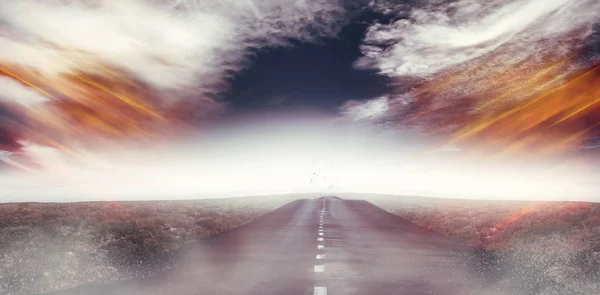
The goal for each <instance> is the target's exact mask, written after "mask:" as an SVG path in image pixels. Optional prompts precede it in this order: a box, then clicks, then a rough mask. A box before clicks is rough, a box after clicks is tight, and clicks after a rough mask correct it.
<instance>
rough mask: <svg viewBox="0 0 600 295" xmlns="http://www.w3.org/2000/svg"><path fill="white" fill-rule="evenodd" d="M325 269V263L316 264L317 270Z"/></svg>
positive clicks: (322, 270)
mask: <svg viewBox="0 0 600 295" xmlns="http://www.w3.org/2000/svg"><path fill="white" fill-rule="evenodd" d="M324 271H325V265H323V264H317V265H315V272H324Z"/></svg>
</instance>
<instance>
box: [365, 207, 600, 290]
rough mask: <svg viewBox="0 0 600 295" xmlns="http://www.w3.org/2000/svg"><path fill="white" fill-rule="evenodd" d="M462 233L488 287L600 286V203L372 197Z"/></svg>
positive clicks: (449, 232)
mask: <svg viewBox="0 0 600 295" xmlns="http://www.w3.org/2000/svg"><path fill="white" fill-rule="evenodd" d="M369 200H370V201H371V202H373V203H375V204H376V205H378V206H380V207H382V208H384V209H385V210H387V211H389V212H391V213H393V214H395V215H398V216H401V217H403V218H405V219H408V220H410V221H411V222H413V223H415V224H418V225H421V226H423V227H426V228H428V229H431V230H433V231H436V232H438V233H441V234H443V235H446V236H449V237H451V238H454V239H458V240H460V241H462V242H463V243H464V244H466V245H468V246H469V248H470V249H472V252H471V257H472V258H473V264H474V266H475V268H476V270H477V271H479V272H480V274H482V276H483V277H484V278H485V283H484V285H485V286H486V287H488V288H490V289H494V287H495V286H500V285H509V286H511V287H512V288H514V290H515V292H518V293H515V294H600V203H586V202H518V201H478V200H446V199H429V198H419V197H414V198H410V197H396V198H394V197H391V196H385V197H384V196H376V197H373V198H372V199H369Z"/></svg>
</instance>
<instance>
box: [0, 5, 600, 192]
mask: <svg viewBox="0 0 600 295" xmlns="http://www.w3.org/2000/svg"><path fill="white" fill-rule="evenodd" d="M599 9H600V2H597V1H595V0H548V1H542V0H489V1H476V0H453V1H447V0H429V1H425V0H413V1H391V0H380V1H377V0H373V1H362V0H359V1H344V0H280V1H274V0H244V1H238V0H225V1H218V2H216V1H206V0H172V1H169V0H122V1H118V2H115V1H108V0H79V1H77V0H51V1H41V0H16V1H9V2H3V3H0V48H1V50H2V52H3V55H2V56H1V57H0V89H2V90H0V167H2V168H1V170H0V183H2V184H3V185H2V188H1V189H0V201H1V202H13V201H32V200H33V201H36V200H37V201H78V200H110V199H157V198H158V199H165V198H167V199H169V198H206V197H229V196H241V195H253V194H276V193H277V194H278V193H304V192H323V193H336V192H338V193H341V192H345V193H347V192H358V193H361V192H362V193H386V194H414V195H425V196H436V197H455V198H456V197H459V198H482V199H489V198H495V199H528V200H529V199H552V200H596V198H597V197H596V192H597V191H598V189H597V187H596V183H595V182H594V181H593V179H595V177H596V173H597V171H596V168H595V167H596V165H594V163H595V161H597V159H598V157H597V153H596V149H597V146H598V138H600V137H599V136H598V135H600V134H598V133H600V106H599V105H597V104H598V103H600V102H599V101H598V99H597V98H598V97H600V88H599V87H598V86H597V85H600V70H599V69H598V66H599V65H600V50H599V48H600V47H599V46H600V45H599V44H600V25H599V24H600V17H599V16H598V15H597V13H595V12H596V11H599ZM523 163H526V165H524V164H523ZM549 184H552V185H549Z"/></svg>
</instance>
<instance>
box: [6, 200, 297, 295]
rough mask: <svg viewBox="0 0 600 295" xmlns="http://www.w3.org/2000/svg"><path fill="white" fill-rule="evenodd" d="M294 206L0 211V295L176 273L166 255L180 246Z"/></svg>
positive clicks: (68, 206)
mask: <svg viewBox="0 0 600 295" xmlns="http://www.w3.org/2000/svg"><path fill="white" fill-rule="evenodd" d="M292 199H293V196H280V197H249V198H243V199H242V198H232V199H215V200H197V201H155V202H88V203H11V204H0V294H7V295H9V294H15V295H16V294H42V293H47V292H52V291H56V290H61V289H66V288H71V287H74V286H77V285H81V284H86V283H94V282H106V281H112V280H122V279H127V278H131V277H134V276H145V275H149V274H150V270H152V271H160V270H161V268H162V269H164V268H169V267H173V266H174V265H175V264H176V263H177V261H176V260H175V259H170V258H169V257H171V256H169V254H170V253H172V251H175V250H177V249H179V248H180V247H182V246H183V245H186V244H189V243H193V242H194V241H196V240H198V239H202V238H205V237H209V236H211V235H214V234H217V233H220V232H223V231H226V230H228V229H231V228H234V227H237V226H240V225H242V224H244V223H247V222H249V221H251V220H253V219H255V218H257V217H259V216H261V215H264V214H266V213H268V212H269V211H271V210H273V209H275V208H277V207H278V206H280V205H283V204H284V203H286V202H289V201H291V200H292ZM150 266H151V267H150ZM157 266H158V267H157Z"/></svg>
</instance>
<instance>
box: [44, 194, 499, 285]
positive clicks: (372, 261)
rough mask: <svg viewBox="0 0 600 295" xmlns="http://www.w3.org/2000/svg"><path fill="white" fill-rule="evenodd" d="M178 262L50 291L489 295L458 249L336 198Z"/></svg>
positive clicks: (309, 204) (276, 216) (300, 207)
mask: <svg viewBox="0 0 600 295" xmlns="http://www.w3.org/2000/svg"><path fill="white" fill-rule="evenodd" d="M177 255H179V258H181V260H182V261H183V263H182V264H181V265H179V266H178V267H177V268H174V269H171V270H168V271H165V272H161V273H157V274H156V275H154V276H152V277H149V278H144V279H135V280H130V281H124V282H119V283H111V284H106V285H95V286H82V287H78V288H75V289H71V290H67V291H62V292H58V293H53V294H82V295H92V294H127V295H129V294H131V295H135V294H149V295H150V294H169V295H170V294H173V295H186V294H217V295H228V294H257V295H258V294H260V295H267V294H281V295H293V294H302V295H305V294H310V295H312V294H319V295H322V294H330V295H331V294H334V295H341V294H343V295H349V294H407V295H420V294H448V295H452V294H484V293H485V294H493V293H490V292H489V291H486V292H484V290H482V289H479V288H478V287H477V286H478V285H479V284H478V283H477V280H476V279H474V277H473V276H472V274H471V272H470V271H469V270H468V267H467V266H466V261H467V260H466V258H465V257H464V256H463V251H462V249H461V247H460V246H459V245H457V244H455V243H454V242H452V241H450V240H448V239H446V238H443V237H441V236H439V235H437V234H435V233H432V232H430V231H427V230H425V229H423V228H421V227H418V226H415V225H413V224H411V223H409V222H408V221H406V220H404V219H402V218H399V217H397V216H394V215H392V214H389V213H387V212H385V211H383V210H381V209H379V208H377V207H375V206H374V205H372V204H370V203H368V202H365V201H355V200H342V199H340V198H336V197H326V198H319V199H314V200H299V201H295V202H292V203H289V204H287V205H285V206H283V207H281V208H280V209H278V210H275V211H273V212H271V213H269V214H267V215H265V216H264V217H261V218H259V219H257V220H255V221H254V222H251V223H248V224H246V225H244V226H242V227H239V228H237V229H234V230H231V231H228V232H225V233H222V234H220V235H217V236H214V237H213V238H210V239H206V240H203V241H200V242H198V243H196V244H193V245H190V246H188V247H186V248H185V249H182V250H181V251H180V252H178V253H177ZM499 294H502V293H499Z"/></svg>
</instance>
